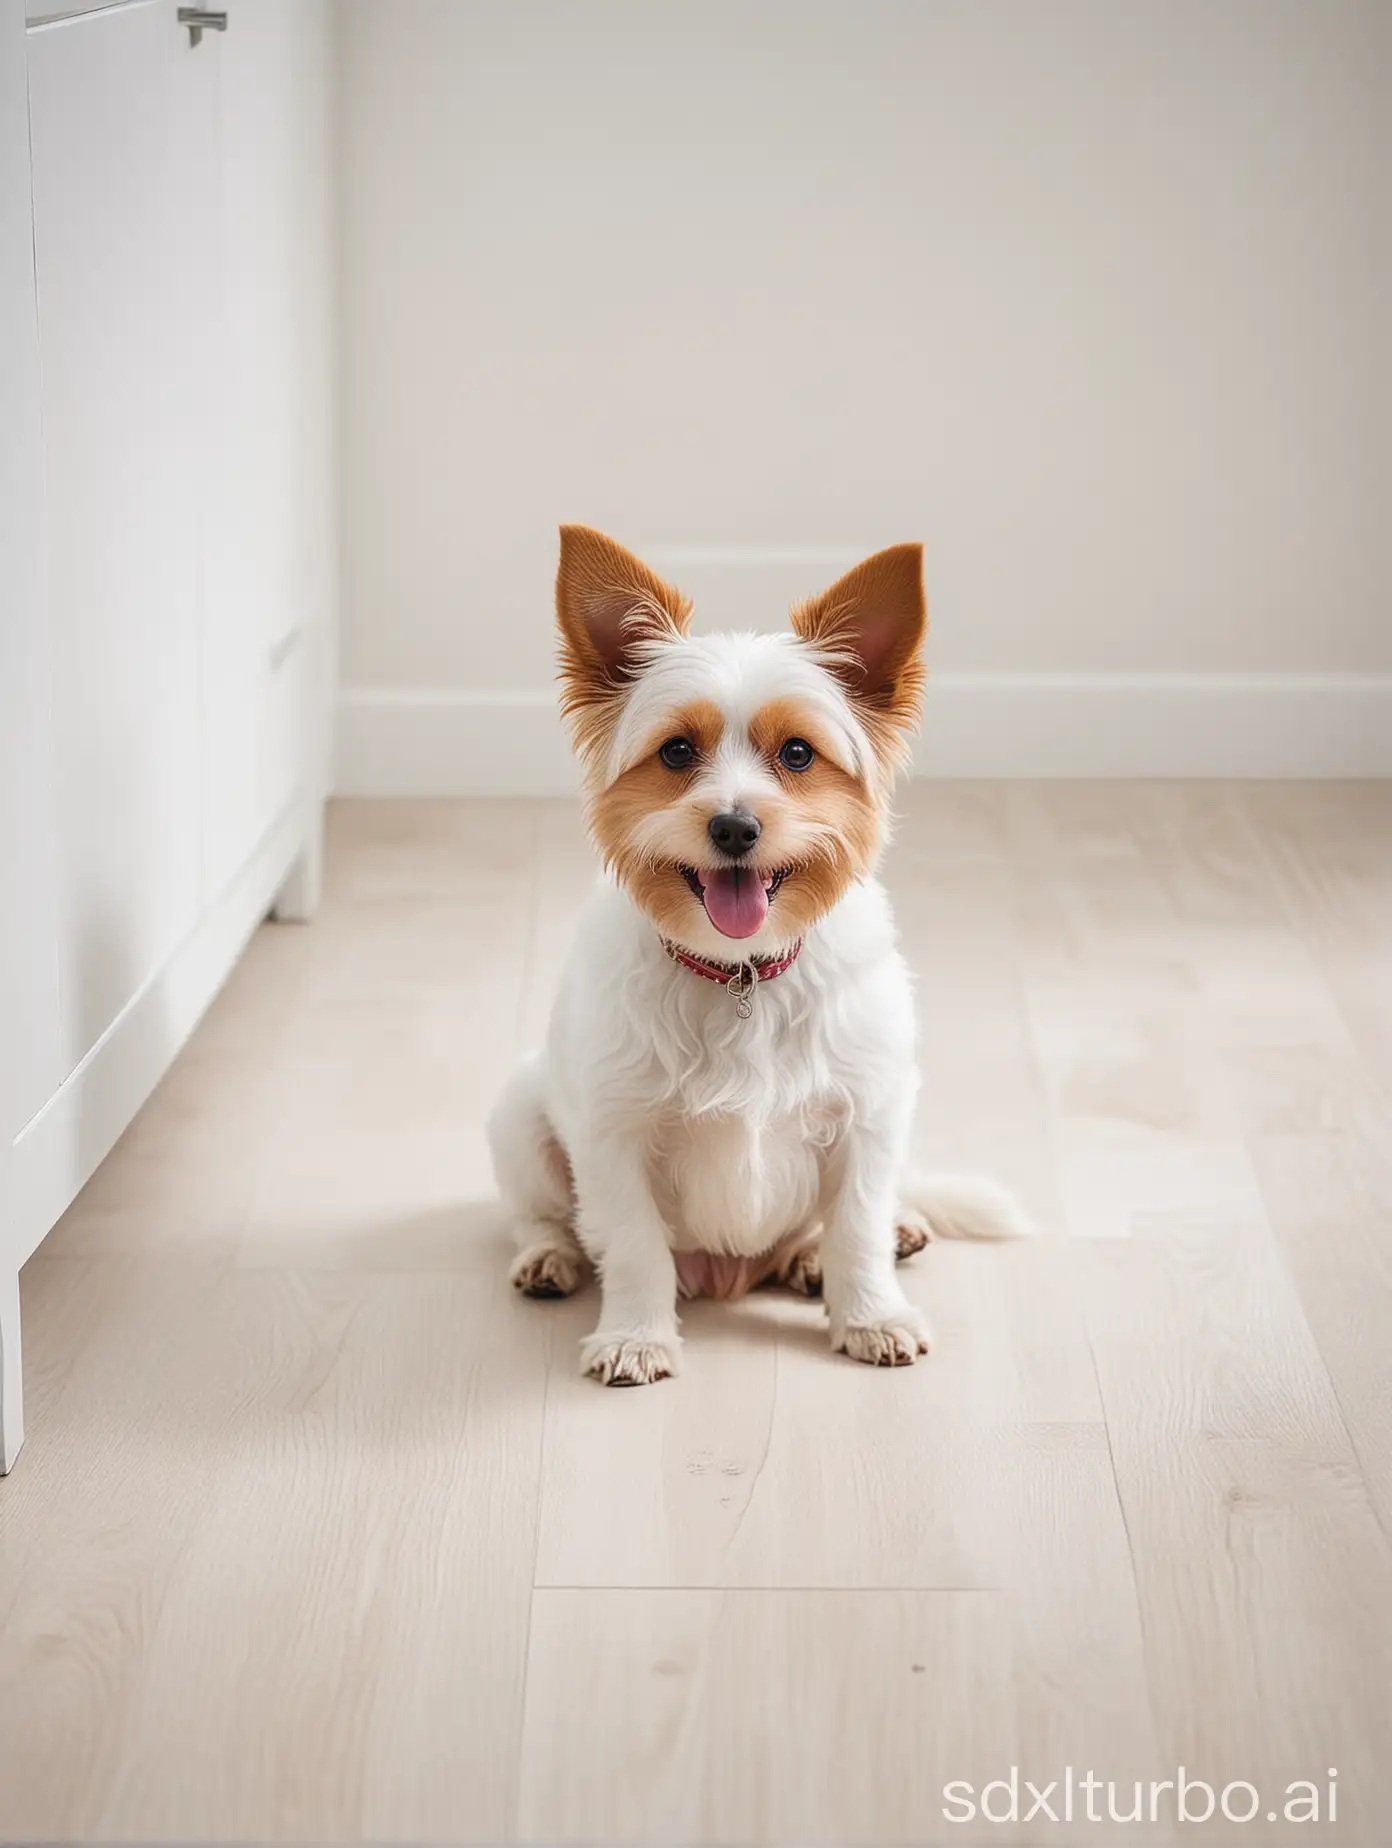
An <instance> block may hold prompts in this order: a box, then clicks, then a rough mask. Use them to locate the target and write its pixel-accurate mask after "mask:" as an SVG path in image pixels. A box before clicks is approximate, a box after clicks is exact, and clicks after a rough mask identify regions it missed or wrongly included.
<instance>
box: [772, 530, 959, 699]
mask: <svg viewBox="0 0 1392 1848" xmlns="http://www.w3.org/2000/svg"><path fill="white" fill-rule="evenodd" d="M792 621H793V628H794V629H795V630H796V631H797V633H798V634H799V635H800V636H801V637H802V639H803V640H804V641H805V642H810V643H811V644H812V645H813V646H814V647H815V648H816V649H817V650H818V652H819V653H820V654H822V655H823V657H824V658H825V660H826V662H827V665H828V666H829V667H830V668H831V670H832V672H833V673H835V674H836V675H837V676H838V678H839V679H840V680H842V681H843V682H844V684H845V687H846V690H847V692H849V693H850V694H851V695H852V697H853V698H854V699H855V700H857V701H858V702H859V703H860V704H861V706H862V707H863V708H865V709H867V712H868V715H873V717H874V718H876V719H877V720H878V721H879V722H880V724H881V725H882V726H884V727H886V728H888V729H889V731H890V732H891V733H893V732H895V731H897V732H901V733H902V732H907V731H911V730H912V729H913V728H914V726H916V725H917V723H918V720H919V717H920V715H921V713H922V709H923V686H924V681H925V679H926V677H927V676H926V670H925V668H924V665H923V638H924V635H925V633H926V632H927V628H928V609H927V604H926V602H925V600H924V595H923V547H922V546H921V545H892V546H890V547H889V549H888V550H887V551H884V552H876V553H875V555H874V556H873V557H872V558H867V559H865V560H864V561H863V563H861V564H858V565H857V566H856V567H855V569H854V570H853V571H848V572H847V573H846V575H845V577H843V578H838V579H837V580H836V582H835V583H834V584H833V585H832V586H831V588H830V590H824V591H823V592H822V594H821V596H819V597H812V598H810V599H809V600H808V601H807V602H806V603H801V604H799V605H798V606H797V608H796V609H795V610H794V611H793V613H792Z"/></svg>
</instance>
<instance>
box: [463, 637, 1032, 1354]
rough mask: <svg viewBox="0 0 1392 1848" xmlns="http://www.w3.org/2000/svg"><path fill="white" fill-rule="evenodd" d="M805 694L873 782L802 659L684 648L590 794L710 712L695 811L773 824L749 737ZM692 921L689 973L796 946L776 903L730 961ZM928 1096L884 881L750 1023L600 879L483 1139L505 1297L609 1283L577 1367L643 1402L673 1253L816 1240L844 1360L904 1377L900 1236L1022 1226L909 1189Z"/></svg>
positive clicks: (646, 691)
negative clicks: (770, 712)
mask: <svg viewBox="0 0 1392 1848" xmlns="http://www.w3.org/2000/svg"><path fill="white" fill-rule="evenodd" d="M790 693H791V694H795V695H796V696H797V697H798V699H799V700H800V701H801V702H802V704H803V706H804V707H806V708H810V709H814V710H815V711H816V712H817V713H818V714H819V715H820V717H821V719H822V721H823V723H822V727H821V737H822V740H823V748H824V749H830V750H831V751H833V752H834V754H835V755H836V757H837V759H838V761H842V760H844V767H845V768H846V769H847V770H848V771H850V772H854V773H855V774H857V775H861V776H870V775H873V774H874V773H875V772H876V770H877V766H876V764H875V762H874V761H873V760H874V758H875V746H874V742H873V738H872V733H871V730H870V729H869V728H867V726H866V725H865V724H863V723H862V722H861V719H860V717H858V715H857V711H856V708H855V704H854V701H853V700H852V698H851V697H849V696H848V694H847V693H846V691H845V690H844V687H843V683H842V682H841V680H840V679H838V677H837V676H836V675H835V674H834V673H833V672H831V671H830V670H829V669H828V668H827V667H825V666H823V665H821V664H819V662H818V660H817V658H816V656H815V654H814V652H813V651H812V650H811V649H809V648H807V647H805V646H803V645H802V644H800V643H798V642H797V641H796V640H795V639H794V638H793V637H791V636H711V637H704V638H700V639H689V638H686V637H684V636H678V635H676V634H673V635H672V636H670V637H668V638H666V639H665V640H663V641H662V642H661V643H660V644H657V645H654V646H652V647H649V648H647V649H646V651H645V655H644V658H643V660H642V662H641V664H640V667H639V671H637V672H636V673H635V674H634V676H633V679H632V684H631V687H630V689H629V690H628V691H627V693H626V695H625V697H624V699H623V704H622V708H621V710H620V711H619V713H618V715H617V717H616V719H615V721H614V723H613V725H612V728H611V730H610V732H609V734H608V735H607V738H606V741H605V742H606V749H605V752H604V761H603V762H602V763H601V764H600V765H599V766H598V767H597V768H594V767H593V766H592V770H593V782H592V788H596V787H602V786H604V785H605V784H607V783H611V782H612V781H613V780H614V778H615V777H617V776H618V775H620V774H621V773H622V772H623V771H624V770H625V769H626V768H627V767H629V766H630V765H631V764H632V763H633V762H635V761H636V760H637V759H638V758H639V757H641V755H642V754H643V752H644V751H645V750H646V749H647V748H649V741H650V739H651V737H652V736H653V734H654V728H655V727H656V728H657V730H659V731H660V729H661V724H662V715H663V714H664V713H665V712H668V711H672V710H676V709H678V708H680V707H682V706H684V705H687V704H689V703H690V702H692V701H701V702H706V703H708V704H709V705H710V706H714V707H716V708H718V709H719V712H720V714H721V718H722V721H723V731H722V733H721V742H720V747H719V749H718V751H716V752H714V753H713V754H712V758H711V761H710V762H709V763H708V764H707V765H706V766H704V768H703V769H702V771H701V773H700V775H699V776H697V777H696V778H695V779H694V781H693V782H692V785H691V788H690V791H689V795H688V797H687V800H688V801H689V802H690V803H691V804H692V805H693V806H694V808H695V809H696V811H698V812H699V813H700V814H701V815H703V816H706V817H708V816H710V815H713V814H715V813H717V812H719V811H720V810H722V809H725V808H734V807H742V808H747V809H750V810H752V811H753V812H754V813H756V814H757V813H758V812H759V810H760V806H761V804H763V803H766V802H768V801H771V800H772V801H776V800H777V798H778V788H777V783H776V779H774V778H772V777H771V775H770V771H769V769H768V767H767V766H766V765H765V764H764V763H763V762H762V761H761V760H760V758H759V755H758V753H757V752H756V751H755V750H754V748H753V746H752V745H751V743H750V740H749V736H748V727H749V722H750V718H751V716H752V715H753V714H754V712H756V711H757V710H758V709H759V708H760V707H761V706H764V705H766V704H767V702H768V701H770V700H772V699H778V698H782V697H785V696H787V695H789V694H790ZM802 825H803V828H804V832H805V831H806V825H807V824H806V823H805V822H804V823H803V824H802ZM797 826H798V824H797V822H796V820H794V822H793V823H790V824H789V829H790V831H785V839H792V838H794V836H795V835H796V833H797ZM805 844H806V843H804V845H805ZM690 909H691V918H690V927H689V929H686V930H684V931H683V941H684V942H685V943H686V945H687V947H689V948H690V949H691V950H692V951H694V952H695V953H696V954H697V955H700V956H703V957H719V958H722V959H723V960H725V961H727V962H729V961H734V960H735V959H736V955H738V956H744V957H755V956H769V955H772V954H774V953H776V952H777V951H779V950H780V949H783V948H786V947H787V945H786V943H785V942H784V941H782V940H781V939H780V935H779V932H780V921H779V905H778V901H777V899H776V898H775V900H774V902H773V904H772V906H771V908H770V910H769V914H768V917H767V919H766V921H765V923H764V925H763V927H762V928H761V929H760V931H759V933H758V934H757V935H756V936H755V937H753V938H751V939H748V940H746V941H744V942H742V943H740V944H739V946H738V949H737V950H736V949H735V948H733V947H732V945H731V944H730V942H729V940H728V939H727V938H724V937H721V936H720V934H719V933H718V932H717V931H716V930H715V929H714V927H713V925H712V924H711V923H710V921H709V919H708V918H707V917H706V916H705V913H704V911H703V910H702V908H701V906H700V905H699V903H697V902H696V901H695V900H693V901H692V904H691V907H690ZM917 1088H918V1077H917V1070H916V1066H915V1058H914V1008H913V998H912V994H911V991H910V984H909V976H908V972H907V969H906V967H905V964H904V961H903V958H902V956H901V955H900V953H899V950H898V948H897V945H896V941H895V932H894V925H893V920H892V917H891V913H890V906H889V901H888V898H887V896H886V894H885V891H884V889H883V887H882V886H881V885H880V884H879V883H878V881H877V880H875V879H874V878H872V877H866V878H864V879H863V880H861V881H860V882H859V883H855V884H852V885H850V886H849V889H847V890H846V891H845V892H844V895H843V896H842V897H841V898H840V899H839V902H837V903H836V904H835V905H834V907H833V908H832V909H831V910H830V911H829V912H828V913H827V914H826V915H825V916H823V917H822V918H821V919H820V921H818V922H817V923H816V924H815V926H814V927H813V928H812V929H811V930H810V931H808V932H807V933H806V936H805V940H804V943H803V948H802V952H801V955H800V957H799V959H798V960H797V962H796V963H795V964H794V965H793V967H792V968H791V969H790V970H789V971H788V972H787V973H786V974H784V975H781V976H779V977H778V978H777V979H776V980H772V981H769V982H766V983H764V984H762V985H760V986H758V987H757V988H756V990H755V992H754V995H753V1011H752V1015H751V1017H750V1018H748V1019H747V1020H746V1019H741V1018H740V1016H739V1014H738V1012H737V1010H736V1008H735V1005H734V1003H733V1001H732V998H731V996H730V994H729V993H728V992H727V990H726V989H725V988H723V987H721V986H719V985H717V984H716V983H714V982H711V981H707V980H702V979H701V978H700V977H699V976H697V975H695V974H693V973H692V972H691V971H690V970H688V969H686V968H684V967H682V966H680V965H679V964H678V963H676V962H674V961H673V960H672V959H671V957H669V955H668V954H667V953H666V951H665V950H664V947H663V943H662V940H661V938H660V936H659V934H658V930H657V928H656V927H655V925H654V923H653V922H652V921H651V920H650V918H649V917H648V916H647V915H646V914H645V913H644V912H643V911H642V910H640V909H639V907H638V906H637V905H636V904H635V903H634V902H633V900H632V899H631V898H630V897H629V896H628V893H627V891H626V890H625V889H624V886H623V885H622V883H620V881H619V880H617V879H616V878H614V877H612V876H611V877H607V878H605V879H604V880H603V881H602V882H601V884H600V885H599V886H598V888H597V889H596V891H595V893H594V895H593V897H592V899H591V901H590V903H589V905H588V907H587V909H586V910H585V912H584V914H583V916H582V918H581V920H580V925H579V929H578V931H577V934H576V938H575V942H574V946H573V949H572V952H571V955H570V958H569V961H568V964H567V966H566V970H565V973H564V976H563V978H562V982H561V987H560V991H559V994H558V996H557V999H556V1002H555V1007H554V1011H553V1014H552V1017H551V1024H550V1030H549V1034H548V1037H547V1042H546V1047H545V1050H544V1052H542V1053H540V1054H538V1055H536V1056H534V1057H532V1058H530V1059H528V1060H527V1061H526V1063H524V1065H523V1066H522V1067H521V1068H520V1070H519V1071H518V1072H517V1073H516V1074H515V1075H514V1077H513V1078H512V1079H511V1081H510V1083H509V1084H508V1086H507V1088H506V1089H505V1091H504V1092H503V1095H502V1096H501V1098H500V1099H499V1101H498V1103H497V1105H496V1107H495V1109H494V1112H493V1115H492V1118H491V1121H490V1125H489V1134H490V1142H491V1147H492V1152H493V1159H494V1166H495V1170H496V1174H497V1180H498V1185H499V1189H500V1192H501V1193H502V1196H503V1199H504V1202H505V1205H506V1207H507V1209H508V1211H509V1213H510V1215H511V1219H512V1229H513V1234H514V1237H515V1240H516V1243H517V1247H518V1255H517V1258H516V1261H515V1263H514V1266H513V1276H514V1280H515V1281H516V1282H518V1284H519V1286H521V1287H526V1288H528V1289H530V1290H532V1291H534V1292H535V1293H539V1294H551V1295H568V1294H569V1293H570V1292H571V1291H572V1290H573V1289H575V1288H576V1287H577V1286H578V1284H579V1283H580V1282H581V1281H582V1279H583V1278H584V1276H585V1275H586V1273H587V1270H588V1266H589V1264H590V1263H593V1264H594V1266H595V1267H596V1268H597V1269H598V1272H599V1275H600V1280H601V1286H602V1296H603V1306H602V1311H601V1314H600V1320H599V1326H598V1328H597V1329H596V1331H595V1333H594V1334H593V1335H591V1336H590V1337H589V1338H588V1339H587V1340H586V1341H585V1342H584V1343H583V1344H582V1354H581V1362H582V1368H583V1370H584V1371H585V1372H587V1373H590V1374H592V1375H594V1376H595V1377H597V1378H599V1379H600V1380H602V1381H604V1382H606V1383H609V1384H635V1385H636V1384H643V1383H646V1382H648V1381H651V1380H655V1379H660V1378H663V1377H665V1376H666V1375H668V1374H672V1373H675V1372H676V1371H677V1369H678V1364H679V1356H680V1345H681V1344H680V1336H679V1332H678V1322H677V1308H676V1305H677V1297H678V1275H677V1259H678V1257H679V1256H680V1255H681V1254H685V1253H690V1252H708V1253H719V1254H725V1255H728V1256H732V1257H736V1258H744V1259H751V1260H761V1261H762V1260H765V1259H767V1260H768V1262H767V1264H766V1265H764V1266H763V1268H764V1269H765V1270H769V1271H780V1269H781V1268H782V1267H783V1266H784V1265H785V1262H786V1260H787V1259H788V1258H790V1257H793V1256H797V1255H798V1254H802V1255H805V1254H806V1252H807V1251H808V1249H809V1248H811V1247H812V1245H813V1241H814V1240H817V1239H819V1241H820V1257H821V1274H822V1284H823V1293H824V1297H825V1302H826V1307H827V1311H828V1315H829V1318H830V1324H831V1340H832V1345H833V1346H834V1347H835V1348H837V1349H839V1350H844V1351H845V1352H846V1353H848V1354H850V1355H852V1356H853V1357H854V1358H856V1359H858V1360H863V1361H867V1362H871V1363H875V1364H880V1365H901V1364H907V1363H909V1362H912V1361H913V1360H915V1359H917V1357H918V1356H919V1354H920V1353H924V1352H926V1351H927V1330H926V1328H925V1325H924V1322H923V1318H922V1316H921V1314H920V1312H919V1311H918V1310H917V1309H916V1308H915V1307H914V1306H913V1305H912V1304H911V1303H910V1302H909V1300H908V1299H907V1297H906V1296H905V1294H904V1292H903V1289H902V1288H901V1286H900V1283H899V1280H898V1277H897V1275H896V1271H895V1257H896V1227H897V1226H899V1225H902V1224H904V1223H906V1221H907V1222H908V1223H910V1224H912V1223H914V1222H915V1220H916V1216H918V1215H921V1216H922V1217H923V1218H924V1219H926V1220H927V1221H928V1223H929V1225H930V1226H931V1227H932V1229H933V1230H935V1231H937V1232H939V1233H942V1234H944V1235H949V1236H962V1237H981V1236H1003V1235H1004V1236H1008V1235H1010V1234H1012V1233H1016V1232H1021V1231H1024V1230H1026V1229H1027V1228H1026V1226H1025V1224H1024V1221H1023V1218H1022V1216H1021V1215H1020V1213H1019V1210H1018V1208H1017V1207H1016V1206H1015V1204H1014V1202H1013V1201H1012V1200H1011V1199H1010V1197H1009V1196H1008V1195H1007V1194H1005V1193H1004V1192H1003V1191H1002V1190H1000V1189H999V1188H996V1187H995V1186H993V1185H992V1184H991V1183H989V1182H984V1181H978V1180H973V1179H969V1178H966V1177H952V1176H940V1177H918V1178H916V1177H915V1176H914V1175H913V1174H912V1172H911V1171H910V1168H909V1148H908V1144H909V1136H910V1130H911V1125H912V1121H913V1115H914V1104H915V1097H916V1092H917Z"/></svg>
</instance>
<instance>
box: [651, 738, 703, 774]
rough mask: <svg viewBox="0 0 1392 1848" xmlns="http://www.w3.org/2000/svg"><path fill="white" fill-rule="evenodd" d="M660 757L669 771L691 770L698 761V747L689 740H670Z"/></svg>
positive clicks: (661, 751)
mask: <svg viewBox="0 0 1392 1848" xmlns="http://www.w3.org/2000/svg"><path fill="white" fill-rule="evenodd" d="M658 756H659V757H660V758H661V759H662V761H663V763H664V764H666V766H667V768H668V769H669V770H689V769H690V768H691V766H692V765H693V764H694V763H695V761H696V746H695V745H694V744H693V743H692V742H691V740H690V739H689V738H669V739H668V740H667V742H666V744H664V745H663V747H662V749H661V750H660V751H659V752H658Z"/></svg>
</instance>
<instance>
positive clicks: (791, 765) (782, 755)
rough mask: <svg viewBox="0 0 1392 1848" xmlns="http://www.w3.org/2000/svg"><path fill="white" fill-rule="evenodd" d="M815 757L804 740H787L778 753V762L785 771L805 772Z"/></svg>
mask: <svg viewBox="0 0 1392 1848" xmlns="http://www.w3.org/2000/svg"><path fill="white" fill-rule="evenodd" d="M816 755H817V753H816V752H815V751H814V750H813V749H812V746H811V745H810V744H809V743H808V742H807V740H806V739H805V738H789V739H788V741H787V743H786V744H785V745H784V746H783V749H782V750H781V751H780V752H779V753H778V761H779V763H780V764H782V766H783V768H784V769H785V770H806V769H808V768H809V767H810V766H811V763H812V759H813V758H814V757H815V756H816Z"/></svg>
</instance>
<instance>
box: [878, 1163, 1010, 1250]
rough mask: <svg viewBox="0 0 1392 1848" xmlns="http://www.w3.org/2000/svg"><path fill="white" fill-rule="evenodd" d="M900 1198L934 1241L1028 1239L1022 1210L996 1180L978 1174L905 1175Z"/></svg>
mask: <svg viewBox="0 0 1392 1848" xmlns="http://www.w3.org/2000/svg"><path fill="white" fill-rule="evenodd" d="M900 1195H901V1198H902V1199H903V1202H904V1204H905V1206H911V1207H913V1208H914V1210H915V1211H916V1212H919V1213H922V1215H923V1217H924V1218H925V1219H926V1220H927V1221H928V1224H929V1225H930V1226H931V1227H932V1230H933V1236H934V1238H1029V1237H1030V1236H1031V1234H1032V1233H1033V1232H1034V1226H1033V1224H1032V1223H1031V1221H1030V1219H1029V1216H1028V1215H1027V1214H1026V1212H1025V1209H1024V1208H1023V1207H1022V1206H1021V1205H1020V1203H1019V1201H1018V1200H1017V1199H1016V1198H1015V1196H1014V1194H1012V1193H1011V1192H1010V1191H1009V1190H1008V1189H1007V1188H1005V1187H1002V1186H1001V1185H1000V1183H999V1182H998V1181H991V1180H987V1179H986V1177H985V1176H984V1175H979V1174H920V1173H916V1172H914V1171H913V1170H912V1169H911V1170H910V1171H909V1173H908V1174H906V1175H905V1176H904V1180H903V1183H902V1186H901V1189H900Z"/></svg>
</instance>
